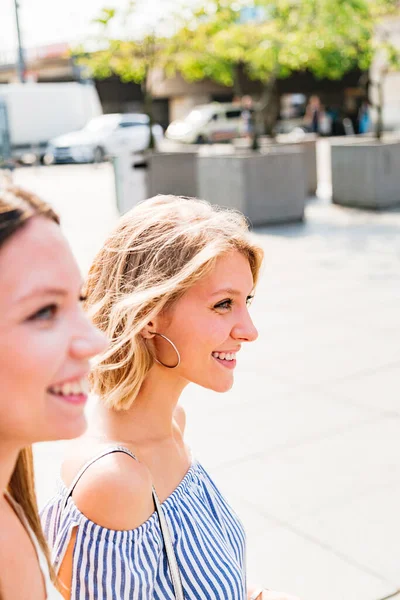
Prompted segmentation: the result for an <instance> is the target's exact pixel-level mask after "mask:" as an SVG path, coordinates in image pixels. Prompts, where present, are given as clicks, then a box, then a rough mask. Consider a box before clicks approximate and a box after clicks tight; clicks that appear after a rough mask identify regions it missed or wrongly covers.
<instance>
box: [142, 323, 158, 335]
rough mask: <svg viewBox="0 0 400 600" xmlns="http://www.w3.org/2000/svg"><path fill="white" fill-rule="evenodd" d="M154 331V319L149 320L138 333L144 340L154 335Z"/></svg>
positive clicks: (155, 330) (155, 329)
mask: <svg viewBox="0 0 400 600" xmlns="http://www.w3.org/2000/svg"><path fill="white" fill-rule="evenodd" d="M155 332H157V327H156V323H155V321H149V322H148V323H147V324H146V325H145V326H144V327H143V329H142V331H141V332H140V335H141V336H142V338H143V339H145V340H151V339H153V337H154V334H155Z"/></svg>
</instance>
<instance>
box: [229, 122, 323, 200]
mask: <svg viewBox="0 0 400 600" xmlns="http://www.w3.org/2000/svg"><path fill="white" fill-rule="evenodd" d="M277 144H278V146H282V145H284V146H294V147H296V148H301V149H302V150H303V152H304V165H305V170H306V177H307V194H308V196H315V195H316V193H317V187H318V174H317V136H316V135H315V134H313V133H307V134H304V135H302V136H301V137H297V136H295V137H294V136H293V134H286V133H284V134H281V135H278V136H277V138H276V139H275V140H273V139H271V138H269V137H267V136H261V138H260V145H261V151H263V150H264V149H268V148H271V147H274V146H276V145H277ZM248 145H249V142H248V140H242V139H238V140H235V141H234V146H235V147H236V149H237V150H239V149H240V148H243V147H246V146H247V147H248Z"/></svg>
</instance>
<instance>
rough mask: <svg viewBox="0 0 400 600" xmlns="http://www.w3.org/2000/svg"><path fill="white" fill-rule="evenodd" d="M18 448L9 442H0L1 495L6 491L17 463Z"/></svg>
mask: <svg viewBox="0 0 400 600" xmlns="http://www.w3.org/2000/svg"><path fill="white" fill-rule="evenodd" d="M19 450H20V449H19V448H16V447H15V444H12V443H10V442H7V441H6V442H4V441H3V442H0V490H1V493H2V494H4V492H5V491H6V490H7V487H8V484H9V483H10V479H11V476H12V474H13V471H14V468H15V464H16V462H17V458H18V453H19Z"/></svg>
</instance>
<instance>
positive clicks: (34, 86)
mask: <svg viewBox="0 0 400 600" xmlns="http://www.w3.org/2000/svg"><path fill="white" fill-rule="evenodd" d="M0 99H1V100H2V103H3V104H4V105H5V107H6V109H7V121H8V137H9V139H10V143H11V154H12V156H13V158H14V159H16V160H21V161H22V162H33V161H34V160H35V159H38V158H39V159H42V158H43V157H44V154H45V151H46V147H47V144H48V141H49V140H50V139H52V138H54V137H57V136H59V135H62V134H64V133H68V132H70V131H75V130H77V129H81V128H82V127H83V126H84V125H85V124H86V123H87V122H88V121H89V120H90V119H92V118H93V117H97V116H99V115H101V114H102V108H101V104H100V99H99V96H98V94H97V90H96V88H95V87H94V85H93V84H91V83H78V82H67V83H9V84H1V85H0Z"/></svg>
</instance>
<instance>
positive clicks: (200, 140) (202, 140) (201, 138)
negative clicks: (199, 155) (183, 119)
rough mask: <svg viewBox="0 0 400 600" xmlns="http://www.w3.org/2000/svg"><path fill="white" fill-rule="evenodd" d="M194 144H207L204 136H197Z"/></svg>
mask: <svg viewBox="0 0 400 600" xmlns="http://www.w3.org/2000/svg"><path fill="white" fill-rule="evenodd" d="M196 144H207V140H206V138H205V137H204V135H199V136H197V139H196Z"/></svg>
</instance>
